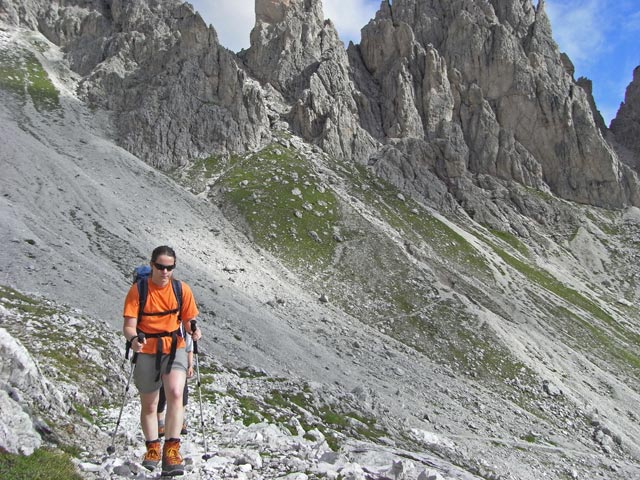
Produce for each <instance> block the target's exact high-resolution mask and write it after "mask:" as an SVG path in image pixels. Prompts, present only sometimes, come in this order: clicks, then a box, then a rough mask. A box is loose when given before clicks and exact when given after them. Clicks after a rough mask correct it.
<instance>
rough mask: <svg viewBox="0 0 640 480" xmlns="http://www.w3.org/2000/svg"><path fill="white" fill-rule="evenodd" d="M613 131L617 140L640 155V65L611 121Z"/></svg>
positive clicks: (634, 72)
mask: <svg viewBox="0 0 640 480" xmlns="http://www.w3.org/2000/svg"><path fill="white" fill-rule="evenodd" d="M611 131H612V132H613V133H614V135H615V138H616V141H618V142H619V143H620V144H622V145H624V146H625V147H627V148H628V149H629V150H631V151H632V152H634V153H635V155H636V156H640V66H637V67H636V68H635V70H634V71H633V80H632V81H631V83H630V84H629V86H628V87H627V91H626V93H625V97H624V102H623V103H622V104H620V109H619V110H618V113H617V115H616V118H614V119H613V120H612V121H611Z"/></svg>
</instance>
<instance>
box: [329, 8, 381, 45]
mask: <svg viewBox="0 0 640 480" xmlns="http://www.w3.org/2000/svg"><path fill="white" fill-rule="evenodd" d="M323 4H324V16H325V18H329V19H331V21H332V22H333V24H334V25H335V27H336V30H338V34H339V35H340V39H341V40H342V41H343V42H344V43H345V44H349V41H350V40H352V41H353V42H354V43H360V30H361V29H362V27H364V26H365V25H366V24H367V23H369V20H370V19H372V18H373V17H374V16H375V14H376V12H377V10H378V8H379V6H380V2H378V1H371V0H324V2H323Z"/></svg>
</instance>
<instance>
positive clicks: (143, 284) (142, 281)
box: [136, 278, 149, 322]
mask: <svg viewBox="0 0 640 480" xmlns="http://www.w3.org/2000/svg"><path fill="white" fill-rule="evenodd" d="M148 282H149V279H148V278H139V279H138V280H137V281H136V285H137V287H138V298H139V307H138V322H140V319H141V318H142V312H144V306H145V304H146V303H147V293H148V291H149V283H148Z"/></svg>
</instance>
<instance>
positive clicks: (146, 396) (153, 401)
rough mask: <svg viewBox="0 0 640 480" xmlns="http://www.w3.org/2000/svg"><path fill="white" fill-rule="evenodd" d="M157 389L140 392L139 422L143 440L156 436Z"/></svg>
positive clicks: (152, 438) (155, 438)
mask: <svg viewBox="0 0 640 480" xmlns="http://www.w3.org/2000/svg"><path fill="white" fill-rule="evenodd" d="M158 392H159V390H156V391H155V392H151V393H141V394H140V404H141V407H140V424H141V425H142V433H143V434H144V438H145V440H157V438H158V416H157V410H158V396H159V393H158Z"/></svg>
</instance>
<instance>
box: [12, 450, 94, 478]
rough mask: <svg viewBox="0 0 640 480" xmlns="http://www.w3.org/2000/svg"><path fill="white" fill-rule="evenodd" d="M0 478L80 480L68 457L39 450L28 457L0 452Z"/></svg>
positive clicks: (64, 454) (52, 451)
mask: <svg viewBox="0 0 640 480" xmlns="http://www.w3.org/2000/svg"><path fill="white" fill-rule="evenodd" d="M0 478H3V479H6V480H9V479H10V480H82V476H81V475H80V474H79V473H78V471H77V470H76V468H75V465H74V464H73V462H72V461H71V458H70V457H69V455H67V454H66V453H64V452H61V451H59V450H53V449H48V448H39V449H38V450H36V451H34V452H33V454H31V455H29V456H23V455H14V454H11V453H3V452H0Z"/></svg>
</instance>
